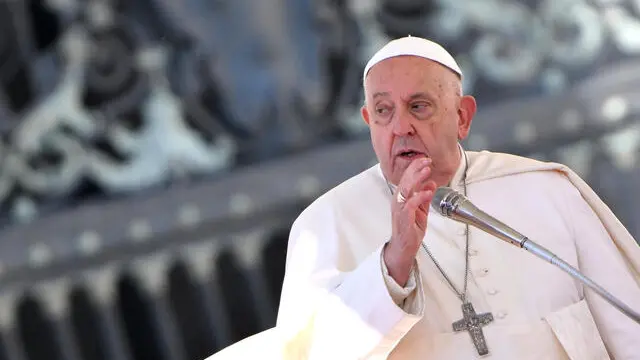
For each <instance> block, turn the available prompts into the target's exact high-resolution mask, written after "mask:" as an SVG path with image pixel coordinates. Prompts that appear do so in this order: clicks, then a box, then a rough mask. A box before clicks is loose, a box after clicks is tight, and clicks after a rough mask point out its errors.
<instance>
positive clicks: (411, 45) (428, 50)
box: [362, 36, 462, 79]
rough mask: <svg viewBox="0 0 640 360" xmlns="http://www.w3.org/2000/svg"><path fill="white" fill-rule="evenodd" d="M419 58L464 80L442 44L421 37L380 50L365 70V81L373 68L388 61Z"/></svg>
mask: <svg viewBox="0 0 640 360" xmlns="http://www.w3.org/2000/svg"><path fill="white" fill-rule="evenodd" d="M403 55H409V56H418V57H421V58H425V59H429V60H432V61H436V62H438V63H440V64H442V65H444V66H446V67H448V68H449V69H451V70H453V71H454V72H456V73H457V74H458V75H459V76H460V78H462V70H460V67H459V66H458V64H457V63H456V60H455V59H454V58H453V56H451V54H449V52H447V50H445V49H444V48H443V47H442V46H441V45H440V44H438V43H435V42H433V41H431V40H427V39H423V38H420V37H414V36H407V37H403V38H399V39H395V40H391V41H390V42H388V43H387V45H385V46H384V47H382V49H380V50H378V52H376V53H375V54H374V55H373V57H371V60H369V62H368V63H367V66H365V68H364V74H363V76H362V78H363V79H365V78H366V77H367V74H368V73H369V70H371V68H372V67H373V66H374V65H375V64H377V63H379V62H381V61H383V60H386V59H389V58H392V57H396V56H403Z"/></svg>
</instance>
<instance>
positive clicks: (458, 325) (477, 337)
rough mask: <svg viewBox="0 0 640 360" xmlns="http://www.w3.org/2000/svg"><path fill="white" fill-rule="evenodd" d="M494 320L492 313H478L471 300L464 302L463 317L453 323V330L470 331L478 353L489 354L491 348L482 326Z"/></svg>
mask: <svg viewBox="0 0 640 360" xmlns="http://www.w3.org/2000/svg"><path fill="white" fill-rule="evenodd" d="M492 321H493V315H492V314H491V313H484V314H476V311H475V310H474V309H473V305H472V304H471V303H469V302H465V303H463V304H462V319H460V320H458V321H456V322H454V323H453V331H455V332H458V331H468V332H469V335H471V340H472V341H473V345H475V347H476V350H478V354H480V355H487V354H488V353H489V348H488V347H487V341H486V340H485V338H484V334H483V333H482V327H483V326H486V325H488V324H489V323H490V322H492Z"/></svg>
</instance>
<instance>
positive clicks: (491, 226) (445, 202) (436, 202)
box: [431, 187, 528, 247]
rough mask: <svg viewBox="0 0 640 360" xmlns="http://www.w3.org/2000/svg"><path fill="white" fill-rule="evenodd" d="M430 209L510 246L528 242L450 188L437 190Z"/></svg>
mask: <svg viewBox="0 0 640 360" xmlns="http://www.w3.org/2000/svg"><path fill="white" fill-rule="evenodd" d="M431 207H432V208H433V209H434V210H436V211H438V212H439V213H440V214H441V215H443V216H445V217H448V218H451V219H453V220H456V221H458V222H462V223H465V224H468V225H472V226H475V227H477V228H479V229H480V230H482V231H485V232H487V233H489V234H491V235H493V236H495V237H497V238H499V239H502V240H504V241H506V242H508V243H510V244H512V245H516V246H518V247H523V246H524V244H525V243H526V241H527V240H528V239H527V237H526V236H524V235H522V234H520V233H519V232H517V231H516V230H514V229H512V228H510V227H509V226H507V225H506V224H504V223H502V222H500V221H498V220H497V219H495V218H494V217H492V216H490V215H489V214H487V213H485V212H484V211H482V210H480V209H478V207H476V206H475V205H473V204H472V203H471V201H469V199H467V198H466V197H465V196H464V195H462V194H460V193H459V192H457V191H455V190H453V189H452V188H448V187H440V188H438V189H437V190H436V193H435V194H434V195H433V199H432V200H431Z"/></svg>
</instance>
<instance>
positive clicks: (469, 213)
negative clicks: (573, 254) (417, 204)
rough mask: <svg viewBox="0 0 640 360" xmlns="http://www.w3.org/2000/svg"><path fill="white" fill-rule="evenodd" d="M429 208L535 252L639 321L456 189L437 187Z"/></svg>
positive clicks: (639, 316)
mask: <svg viewBox="0 0 640 360" xmlns="http://www.w3.org/2000/svg"><path fill="white" fill-rule="evenodd" d="M431 207H432V208H433V209H434V210H436V211H437V212H438V213H440V214H441V215H443V216H445V217H448V218H450V219H453V220H455V221H458V222H461V223H464V224H469V225H471V226H474V227H476V228H478V229H480V230H482V231H485V232H486V233H488V234H490V235H493V236H495V237H497V238H499V239H501V240H504V241H506V242H507V243H509V244H512V245H515V246H517V247H519V248H522V249H525V250H527V251H529V252H530V253H532V254H534V255H536V256H537V257H539V258H541V259H543V260H545V261H547V262H550V263H551V264H553V265H555V266H557V267H559V268H560V269H562V270H563V271H565V272H566V273H568V274H569V275H571V276H573V277H574V278H575V279H577V280H578V281H580V282H581V283H583V284H584V285H586V286H587V287H589V288H590V289H591V290H593V291H594V292H595V293H597V294H598V295H600V296H602V298H603V299H605V300H606V301H607V302H609V303H610V304H611V305H613V306H614V307H615V308H616V309H618V310H619V311H620V312H622V313H623V314H625V315H627V316H628V317H629V318H631V319H633V320H634V321H635V322H636V323H638V324H640V314H639V313H637V312H635V311H634V310H633V309H631V308H630V307H629V306H627V305H626V304H625V303H623V302H622V301H620V300H619V299H617V298H615V297H614V296H613V295H612V294H611V293H609V292H608V291H607V290H605V289H604V288H603V287H602V286H600V285H598V284H597V283H596V282H594V281H593V280H591V279H589V278H588V277H586V276H585V275H583V274H582V273H580V271H578V269H576V268H574V267H573V266H571V265H570V264H569V263H567V262H566V261H564V260H562V259H560V258H559V257H558V256H556V255H555V254H553V253H552V252H551V251H549V250H547V249H546V248H544V247H543V246H541V245H538V244H536V243H535V242H533V241H532V240H530V239H529V238H527V237H526V236H524V235H523V234H521V233H519V232H518V231H516V230H514V229H512V228H511V227H509V226H507V225H506V224H504V223H502V222H501V221H499V220H498V219H496V218H494V217H493V216H491V215H489V214H487V213H486V212H484V211H482V210H480V209H479V208H478V207H477V206H475V205H473V204H472V203H471V201H469V199H467V198H466V197H465V196H464V195H463V194H461V193H459V192H458V191H455V190H454V189H452V188H449V187H440V188H438V189H437V190H436V193H435V195H434V196H433V200H431Z"/></svg>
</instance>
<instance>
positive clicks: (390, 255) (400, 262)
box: [382, 243, 413, 287]
mask: <svg viewBox="0 0 640 360" xmlns="http://www.w3.org/2000/svg"><path fill="white" fill-rule="evenodd" d="M382 259H383V261H384V263H385V266H386V267H387V271H388V273H389V276H391V277H392V278H393V280H395V282H396V283H397V284H398V285H400V286H402V287H405V286H406V284H407V282H408V281H409V276H410V274H411V270H412V269H413V261H406V260H405V259H404V257H402V256H398V254H397V253H396V252H395V251H394V250H393V249H392V245H391V244H389V243H387V244H385V246H384V248H383V249H382Z"/></svg>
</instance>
